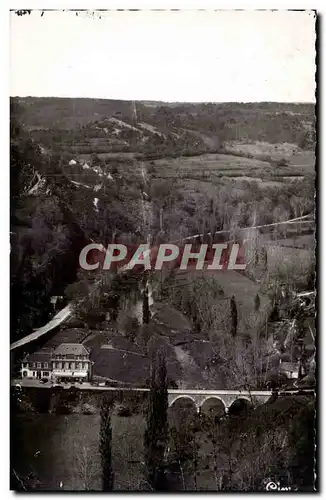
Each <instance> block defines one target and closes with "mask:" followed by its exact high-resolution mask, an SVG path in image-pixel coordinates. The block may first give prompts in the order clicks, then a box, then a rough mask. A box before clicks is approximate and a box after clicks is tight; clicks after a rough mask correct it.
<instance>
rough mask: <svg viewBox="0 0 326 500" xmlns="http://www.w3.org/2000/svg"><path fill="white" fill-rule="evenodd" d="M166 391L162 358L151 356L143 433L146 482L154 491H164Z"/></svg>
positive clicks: (164, 367)
mask: <svg viewBox="0 0 326 500" xmlns="http://www.w3.org/2000/svg"><path fill="white" fill-rule="evenodd" d="M167 410H168V389H167V375H166V364H165V359H164V356H163V354H162V353H161V352H158V353H157V354H156V355H154V356H153V360H152V366H151V386H150V393H149V405H148V413H147V429H146V432H145V462H146V466H147V473H148V481H149V483H150V484H151V485H152V487H153V489H154V490H156V491H164V490H166V477H165V472H164V453H165V449H166V445H167V441H168V418H167Z"/></svg>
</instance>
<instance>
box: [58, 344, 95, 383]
mask: <svg viewBox="0 0 326 500" xmlns="http://www.w3.org/2000/svg"><path fill="white" fill-rule="evenodd" d="M51 363H52V379H53V380H55V381H60V380H80V381H84V380H90V379H91V374H92V362H91V361H90V359H89V351H88V350H87V349H86V347H85V346H84V345H83V344H61V345H59V347H57V348H56V349H55V350H54V351H53V353H52V358H51Z"/></svg>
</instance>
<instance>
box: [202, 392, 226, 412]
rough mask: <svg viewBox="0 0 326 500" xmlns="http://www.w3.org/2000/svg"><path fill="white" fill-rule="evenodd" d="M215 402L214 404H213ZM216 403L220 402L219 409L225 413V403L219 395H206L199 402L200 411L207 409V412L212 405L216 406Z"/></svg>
mask: <svg viewBox="0 0 326 500" xmlns="http://www.w3.org/2000/svg"><path fill="white" fill-rule="evenodd" d="M209 403H213V405H212V404H211V405H210V404H209ZM214 403H215V404H214ZM216 403H221V405H220V407H221V410H222V412H223V413H225V410H226V404H225V401H224V400H223V399H222V398H220V397H219V396H214V395H212V396H206V397H205V398H204V399H203V400H202V402H201V404H200V411H201V413H207V410H208V413H209V410H212V409H213V408H214V407H216V406H217V405H216Z"/></svg>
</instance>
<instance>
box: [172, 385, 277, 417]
mask: <svg viewBox="0 0 326 500" xmlns="http://www.w3.org/2000/svg"><path fill="white" fill-rule="evenodd" d="M271 395H272V392H271V391H237V390H230V391H226V390H225V391H223V390H205V389H169V390H168V403H169V407H171V406H172V405H173V404H174V403H175V402H176V401H179V400H182V399H183V400H185V399H188V400H191V401H192V402H193V403H194V404H195V406H196V410H197V412H200V409H201V407H202V406H203V404H204V403H205V402H206V401H208V400H209V401H212V402H213V401H216V400H217V401H220V402H221V403H222V404H223V406H224V410H225V413H228V410H229V408H230V407H231V406H232V404H233V403H234V402H235V401H238V400H240V401H244V402H245V403H246V404H248V405H250V406H254V407H256V406H258V405H260V404H264V403H266V402H267V401H268V399H269V398H270V397H271Z"/></svg>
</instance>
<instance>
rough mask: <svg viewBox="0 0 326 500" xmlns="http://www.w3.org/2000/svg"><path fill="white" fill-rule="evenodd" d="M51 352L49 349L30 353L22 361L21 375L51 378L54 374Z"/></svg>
mask: <svg viewBox="0 0 326 500" xmlns="http://www.w3.org/2000/svg"><path fill="white" fill-rule="evenodd" d="M51 358H52V355H51V352H49V351H37V352H34V353H32V354H28V355H27V356H26V357H25V358H24V359H23V362H22V367H21V376H22V378H26V377H27V378H36V379H42V378H47V379H49V378H51V376H52V364H51Z"/></svg>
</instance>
